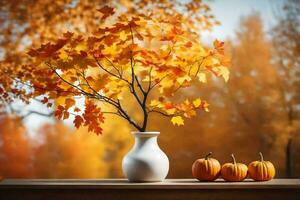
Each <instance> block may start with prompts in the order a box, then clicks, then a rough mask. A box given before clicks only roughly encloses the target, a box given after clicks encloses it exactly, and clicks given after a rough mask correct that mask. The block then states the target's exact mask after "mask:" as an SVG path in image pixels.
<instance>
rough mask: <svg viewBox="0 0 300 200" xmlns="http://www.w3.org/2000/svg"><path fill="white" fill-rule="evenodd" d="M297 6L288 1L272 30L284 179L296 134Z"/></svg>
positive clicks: (299, 82) (299, 90)
mask: <svg viewBox="0 0 300 200" xmlns="http://www.w3.org/2000/svg"><path fill="white" fill-rule="evenodd" d="M299 14H300V3H299V1H295V0H289V1H287V2H286V3H285V4H284V5H283V8H280V9H279V10H278V11H277V12H276V13H275V15H276V16H277V20H278V22H277V25H276V26H275V27H274V28H273V30H272V38H273V44H274V49H273V52H274V55H275V56H274V58H273V62H274V63H275V66H276V70H277V71H278V75H277V78H278V80H279V82H280V84H279V87H278V88H280V91H281V97H282V98H281V103H282V106H281V107H282V108H283V112H284V113H285V119H286V120H287V124H286V127H287V133H286V134H284V135H282V136H283V137H282V138H280V140H281V141H285V143H286V175H287V176H288V177H291V176H292V153H291V151H292V150H291V147H292V146H291V144H292V139H293V137H294V135H295V133H296V132H298V131H299V130H300V124H299V123H300V121H299V117H300V112H299V108H298V106H299V103H300V78H299V76H300V59H299V58H300V17H299V16H300V15H299Z"/></svg>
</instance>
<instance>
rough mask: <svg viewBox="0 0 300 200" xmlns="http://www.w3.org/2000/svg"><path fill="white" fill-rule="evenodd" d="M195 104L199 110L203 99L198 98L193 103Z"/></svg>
mask: <svg viewBox="0 0 300 200" xmlns="http://www.w3.org/2000/svg"><path fill="white" fill-rule="evenodd" d="M193 104H194V106H195V107H196V108H198V107H199V106H200V105H201V99H200V98H197V99H195V100H194V101H193Z"/></svg>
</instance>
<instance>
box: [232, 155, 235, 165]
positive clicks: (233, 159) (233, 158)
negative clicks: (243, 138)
mask: <svg viewBox="0 0 300 200" xmlns="http://www.w3.org/2000/svg"><path fill="white" fill-rule="evenodd" d="M231 158H232V162H233V164H236V161H235V157H234V155H233V154H231Z"/></svg>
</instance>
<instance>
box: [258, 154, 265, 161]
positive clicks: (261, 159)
mask: <svg viewBox="0 0 300 200" xmlns="http://www.w3.org/2000/svg"><path fill="white" fill-rule="evenodd" d="M259 156H260V162H263V161H264V156H263V154H262V153H261V152H259Z"/></svg>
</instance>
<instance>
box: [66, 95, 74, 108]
mask: <svg viewBox="0 0 300 200" xmlns="http://www.w3.org/2000/svg"><path fill="white" fill-rule="evenodd" d="M74 105H75V100H74V99H72V98H67V99H65V107H66V109H68V108H70V107H72V106H74Z"/></svg>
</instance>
